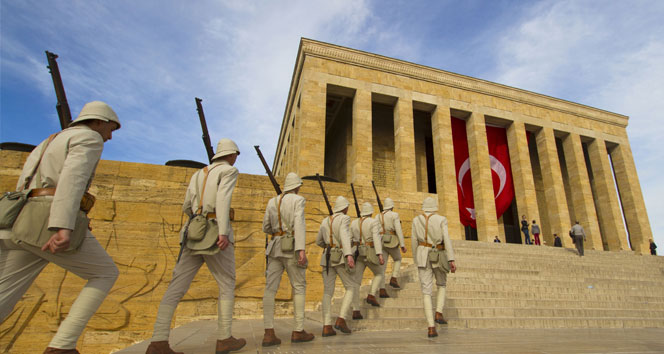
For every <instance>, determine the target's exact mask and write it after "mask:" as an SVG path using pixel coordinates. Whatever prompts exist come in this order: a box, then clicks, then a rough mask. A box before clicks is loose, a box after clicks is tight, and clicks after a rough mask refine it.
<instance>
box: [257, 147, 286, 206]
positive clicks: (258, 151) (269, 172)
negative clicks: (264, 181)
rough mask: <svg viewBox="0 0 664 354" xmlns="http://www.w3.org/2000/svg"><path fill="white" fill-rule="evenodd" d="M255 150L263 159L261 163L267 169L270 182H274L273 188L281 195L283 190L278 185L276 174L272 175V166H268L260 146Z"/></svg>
mask: <svg viewBox="0 0 664 354" xmlns="http://www.w3.org/2000/svg"><path fill="white" fill-rule="evenodd" d="M254 149H256V153H257V154H258V158H260V159H261V163H262V164H263V168H265V172H266V173H267V176H268V177H270V182H272V186H273V187H274V191H275V192H277V195H279V194H281V188H280V187H279V183H277V180H276V179H275V178H274V174H272V170H270V166H268V165H267V162H266V161H265V158H264V157H263V153H262V152H261V148H260V146H258V145H254Z"/></svg>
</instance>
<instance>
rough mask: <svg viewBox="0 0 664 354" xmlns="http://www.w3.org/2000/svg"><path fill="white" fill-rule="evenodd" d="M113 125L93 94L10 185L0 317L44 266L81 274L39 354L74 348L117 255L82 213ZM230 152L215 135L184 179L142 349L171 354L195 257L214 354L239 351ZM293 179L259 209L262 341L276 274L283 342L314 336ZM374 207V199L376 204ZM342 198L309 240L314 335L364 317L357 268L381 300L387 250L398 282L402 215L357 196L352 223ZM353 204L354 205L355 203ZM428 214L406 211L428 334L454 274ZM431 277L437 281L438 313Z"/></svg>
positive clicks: (2, 236) (2, 240) (269, 332)
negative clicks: (315, 274)
mask: <svg viewBox="0 0 664 354" xmlns="http://www.w3.org/2000/svg"><path fill="white" fill-rule="evenodd" d="M119 128H120V121H119V119H118V117H117V115H116V114H115V112H114V111H113V110H112V109H111V107H110V106H108V105H107V104H106V103H104V102H100V101H94V102H90V103H87V104H86V105H85V106H84V107H83V109H82V110H81V112H80V114H79V116H78V117H77V118H76V119H75V120H74V121H73V122H71V124H70V125H69V127H68V128H66V129H64V130H63V131H61V132H60V133H57V134H53V135H52V136H50V137H49V138H48V139H46V140H44V141H43V142H42V143H41V144H39V145H38V146H37V147H36V148H35V149H34V150H33V151H32V152H31V153H30V155H29V156H28V158H27V160H26V162H25V164H24V166H23V170H22V172H21V175H20V177H19V181H18V183H17V188H16V190H17V192H19V193H24V194H25V198H24V199H25V200H24V202H25V204H23V205H22V209H19V210H20V212H19V213H18V216H16V215H14V216H13V218H12V219H11V222H10V223H9V227H6V226H5V228H4V229H0V321H4V320H5V319H6V318H7V317H8V316H9V315H10V314H11V313H12V311H13V308H14V306H15V305H16V304H17V302H18V301H19V300H20V299H21V297H22V296H23V294H24V293H25V292H26V291H27V290H28V288H29V287H30V285H31V284H32V282H33V281H34V280H35V278H36V277H37V276H38V275H39V273H40V272H41V271H42V270H43V269H44V267H45V266H46V265H47V264H48V263H49V262H52V263H55V264H57V265H58V266H60V267H62V268H64V269H66V270H68V271H71V272H72V273H74V274H76V275H78V276H79V277H81V278H83V279H85V280H87V283H86V285H85V286H84V287H83V289H82V290H81V292H80V293H79V295H78V297H77V298H76V300H75V301H74V303H73V304H72V306H71V309H70V310H69V314H68V315H67V317H66V318H65V319H64V320H63V321H62V322H61V323H60V326H59V328H58V330H57V332H56V333H55V335H54V336H53V339H52V341H51V342H50V343H49V345H48V347H47V348H46V349H45V350H44V353H58V354H72V353H79V352H78V351H77V350H76V343H77V342H78V339H79V337H80V335H81V333H82V332H83V330H84V329H85V326H86V325H87V322H88V321H89V320H90V318H91V317H92V315H93V314H94V313H95V312H96V311H97V309H98V308H99V306H100V305H101V303H102V301H103V300H104V298H105V297H106V295H107V294H108V292H109V291H110V289H111V288H112V286H113V284H114V283H115V280H116V279H117V277H118V269H117V267H116V266H115V263H114V262H113V260H112V259H111V257H110V256H109V255H108V254H107V253H106V251H105V250H104V248H103V247H102V246H101V245H100V244H99V242H98V241H97V240H96V239H95V237H94V236H93V234H92V233H91V232H90V230H89V229H88V225H89V219H88V218H87V212H89V211H90V209H91V208H92V205H93V204H94V197H92V196H91V195H90V194H89V193H87V190H88V189H89V188H90V185H91V183H92V178H93V176H94V172H95V169H96V167H97V164H98V162H99V160H100V158H101V153H102V150H103V147H104V143H105V142H106V141H108V140H110V139H111V138H112V133H113V132H114V131H115V130H117V129H119ZM239 155H240V150H239V148H238V147H237V145H236V144H235V142H233V141H232V140H230V139H227V138H224V139H221V140H219V143H218V144H217V150H216V154H215V155H214V156H213V157H212V158H211V162H210V165H208V166H206V167H204V168H202V169H200V170H199V171H197V172H196V173H194V175H193V176H192V178H191V181H190V183H189V187H188V188H187V191H186V195H185V199H184V203H183V206H182V210H183V212H184V213H185V214H186V215H188V216H189V220H188V222H187V223H186V224H185V225H184V227H183V228H182V230H181V232H180V237H181V250H180V255H179V256H178V260H177V263H176V265H175V267H174V269H173V275H172V279H171V281H170V283H169V286H168V288H167V290H166V293H165V294H164V296H163V298H162V301H161V303H160V305H159V309H158V312H157V318H156V320H155V324H154V332H153V335H152V340H151V343H150V345H149V346H148V348H147V351H146V353H148V354H178V353H180V352H175V351H173V350H172V349H171V347H170V345H169V342H168V339H169V333H170V325H171V320H172V318H173V315H174V312H175V310H176V307H177V305H178V303H179V302H180V300H181V299H182V297H183V296H184V295H185V293H186V292H187V290H188V289H189V286H190V285H191V282H192V280H193V279H194V277H195V275H196V273H197V272H198V270H199V269H200V268H201V266H202V265H203V263H205V264H206V265H207V267H208V268H209V270H210V272H211V273H212V276H213V277H214V279H215V280H216V282H217V284H218V287H219V298H218V306H217V307H218V321H217V322H218V323H217V338H218V339H217V342H216V347H215V353H216V354H221V353H229V352H232V351H237V350H240V349H242V348H243V347H244V346H245V345H246V341H245V339H243V338H234V337H233V336H232V326H231V324H232V315H233V307H234V297H235V296H234V290H235V254H234V250H235V248H234V245H235V243H234V238H233V228H232V225H231V220H232V216H231V215H232V209H231V199H232V195H233V190H234V189H235V185H236V183H237V178H238V173H239V172H238V169H237V168H235V167H234V166H233V165H234V164H235V162H236V160H237V158H238V156H239ZM271 177H272V176H271ZM300 186H302V180H301V179H300V177H299V176H297V175H296V174H295V173H289V174H288V175H287V176H286V179H285V183H284V191H283V193H279V195H277V196H276V197H274V198H272V199H270V201H269V202H268V203H267V206H266V210H265V217H264V219H263V231H264V232H265V233H266V234H267V235H269V237H270V241H269V243H268V244H267V246H266V250H265V255H266V259H267V266H266V283H265V292H264V296H263V321H264V330H265V334H264V337H263V341H262V345H263V346H274V345H279V344H280V343H281V339H279V338H278V337H277V336H276V334H275V330H274V302H275V295H276V292H277V289H278V288H279V282H280V280H281V276H282V274H283V272H284V271H286V273H287V275H288V278H289V280H290V283H291V287H292V293H293V308H294V311H293V312H294V325H293V331H292V334H291V342H292V343H299V342H308V341H311V340H313V339H314V335H313V334H311V333H307V332H306V331H305V330H304V307H305V293H306V277H305V274H306V269H307V266H308V260H307V255H306V252H305V240H306V235H305V234H306V226H305V216H304V208H305V203H306V201H305V198H304V197H302V196H300V195H299V194H298V193H299V189H300ZM321 187H322V183H321ZM28 191H29V192H28ZM3 198H4V197H3ZM325 198H326V202H327V197H325ZM7 200H9V198H6V201H7ZM3 203H4V201H3ZM378 203H379V206H380V200H378ZM3 205H5V204H3ZM349 205H350V203H349V202H348V200H347V199H346V198H344V197H343V196H338V197H337V198H336V200H335V203H334V207H333V208H331V207H330V206H329V204H328V208H329V209H330V215H329V216H328V217H326V218H325V219H323V221H322V222H321V224H320V228H319V231H318V234H317V237H316V245H318V246H320V247H321V248H323V254H322V256H321V262H320V265H321V273H322V278H323V284H324V291H323V299H322V310H323V330H322V336H323V337H328V336H333V335H336V331H335V329H337V330H339V331H341V332H342V333H346V334H350V333H351V329H350V328H349V326H348V324H347V320H349V319H350V318H352V319H353V320H361V319H362V318H363V317H362V314H361V312H360V298H359V296H360V293H359V292H360V284H361V282H362V278H363V275H364V270H365V268H369V269H370V270H371V272H372V273H373V275H374V277H373V280H372V282H371V288H370V291H369V293H368V295H367V298H366V302H367V303H368V304H370V305H372V306H380V304H379V303H378V301H377V300H376V292H377V291H378V293H379V296H380V297H388V294H387V291H386V290H385V287H384V284H385V270H386V265H387V257H388V256H389V257H392V259H393V261H394V264H393V267H392V269H393V271H392V274H391V277H390V281H389V284H390V286H391V287H392V288H394V289H400V285H399V283H398V281H397V278H398V276H399V268H400V265H401V253H405V252H406V247H405V243H404V236H403V232H402V230H401V221H400V220H399V214H398V213H396V212H395V211H394V210H393V209H394V202H393V201H392V200H391V199H390V198H386V199H385V210H382V211H381V213H380V214H378V215H376V217H375V218H372V217H371V216H372V214H373V205H372V204H371V203H368V202H367V203H363V204H362V208H361V211H359V210H358V214H359V215H358V216H359V218H358V219H356V220H353V221H352V222H351V217H350V216H348V215H347V213H348V208H349ZM3 208H4V206H3ZM356 208H358V209H359V207H358V206H357V202H356ZM437 210H438V207H437V202H436V200H434V199H433V198H430V197H428V198H427V199H425V200H424V202H423V207H422V211H423V214H422V215H418V216H417V217H415V219H414V220H413V224H412V225H413V228H412V250H413V258H414V261H415V264H416V265H417V268H418V275H419V278H420V282H421V287H422V294H423V303H424V311H425V318H426V319H427V323H428V326H429V328H428V332H427V335H428V336H429V337H433V336H436V335H437V334H436V328H435V324H434V322H435V323H439V324H445V323H446V322H445V320H444V319H443V316H442V312H443V306H444V301H445V282H446V277H447V273H448V272H452V273H454V272H455V270H456V266H455V264H454V252H453V250H452V244H451V242H450V238H449V235H448V230H447V219H445V217H444V216H440V215H438V214H436V211H437ZM0 212H2V215H0V216H1V217H2V220H1V221H2V222H3V223H4V224H6V223H5V216H6V215H5V214H6V213H5V210H4V209H3V210H0ZM337 276H338V277H339V278H340V279H341V282H342V284H343V286H344V288H345V294H344V297H343V300H342V304H341V309H340V311H339V314H338V316H337V318H336V320H335V321H334V324H333V319H332V310H331V302H332V296H333V294H334V287H335V282H336V279H337ZM434 279H435V282H436V286H437V296H436V308H435V313H434V308H433V300H432V296H433V281H434ZM351 309H352V315H351ZM351 316H352V317H351Z"/></svg>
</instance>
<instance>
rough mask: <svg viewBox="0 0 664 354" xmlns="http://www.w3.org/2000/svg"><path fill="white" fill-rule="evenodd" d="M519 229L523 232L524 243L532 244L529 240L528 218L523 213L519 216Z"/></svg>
mask: <svg viewBox="0 0 664 354" xmlns="http://www.w3.org/2000/svg"><path fill="white" fill-rule="evenodd" d="M521 231H522V232H523V235H524V238H525V240H526V245H530V244H532V242H530V233H529V231H528V219H526V216H525V215H522V216H521Z"/></svg>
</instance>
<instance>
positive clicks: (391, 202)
mask: <svg viewBox="0 0 664 354" xmlns="http://www.w3.org/2000/svg"><path fill="white" fill-rule="evenodd" d="M393 208H394V200H392V198H385V205H383V209H393Z"/></svg>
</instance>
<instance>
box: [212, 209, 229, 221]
mask: <svg viewBox="0 0 664 354" xmlns="http://www.w3.org/2000/svg"><path fill="white" fill-rule="evenodd" d="M229 214H230V217H229V219H230V220H231V221H234V220H235V210H233V208H231V211H230V212H229ZM205 217H206V218H208V219H216V218H217V213H207V214H205Z"/></svg>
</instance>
